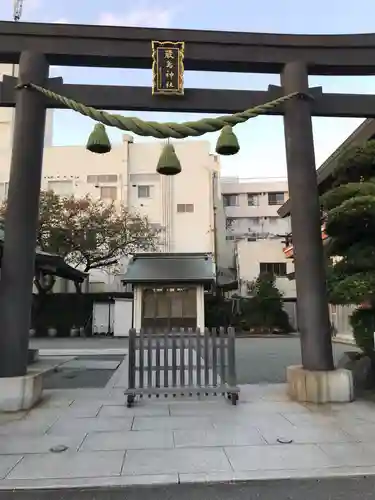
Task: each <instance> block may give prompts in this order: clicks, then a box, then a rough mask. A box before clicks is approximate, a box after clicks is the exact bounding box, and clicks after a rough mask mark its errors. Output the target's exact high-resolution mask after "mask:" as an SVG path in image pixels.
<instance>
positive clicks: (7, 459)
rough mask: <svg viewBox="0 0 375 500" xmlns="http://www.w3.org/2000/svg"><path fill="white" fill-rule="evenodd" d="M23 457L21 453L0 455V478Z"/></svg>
mask: <svg viewBox="0 0 375 500" xmlns="http://www.w3.org/2000/svg"><path fill="white" fill-rule="evenodd" d="M22 459H23V457H22V455H18V456H17V455H9V456H7V455H1V456H0V479H4V478H5V476H6V475H7V474H8V473H9V472H10V471H11V470H12V469H13V467H15V466H16V465H17V464H18V462H20V461H21V460H22Z"/></svg>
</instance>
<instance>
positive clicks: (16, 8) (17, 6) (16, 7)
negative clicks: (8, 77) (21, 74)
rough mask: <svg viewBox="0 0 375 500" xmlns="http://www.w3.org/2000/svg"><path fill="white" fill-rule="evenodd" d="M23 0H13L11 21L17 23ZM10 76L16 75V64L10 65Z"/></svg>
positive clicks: (20, 14)
mask: <svg viewBox="0 0 375 500" xmlns="http://www.w3.org/2000/svg"><path fill="white" fill-rule="evenodd" d="M22 8H23V0H13V21H14V22H15V23H17V22H18V21H19V20H20V19H21V16H22ZM12 76H16V65H15V64H13V65H12Z"/></svg>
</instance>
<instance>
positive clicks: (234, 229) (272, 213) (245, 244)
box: [221, 177, 296, 299]
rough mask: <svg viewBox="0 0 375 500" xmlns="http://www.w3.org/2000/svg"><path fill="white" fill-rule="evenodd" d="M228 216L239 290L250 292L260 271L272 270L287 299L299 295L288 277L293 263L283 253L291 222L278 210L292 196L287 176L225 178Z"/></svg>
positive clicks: (222, 186)
mask: <svg viewBox="0 0 375 500" xmlns="http://www.w3.org/2000/svg"><path fill="white" fill-rule="evenodd" d="M221 190H222V196H223V201H224V210H225V216H226V238H227V240H228V241H229V242H231V244H232V245H233V251H234V254H235V259H236V266H237V275H238V278H239V292H240V294H241V295H246V294H247V291H248V285H249V283H250V282H252V281H253V280H254V279H256V278H257V276H258V275H259V273H260V272H263V271H264V272H272V273H273V274H274V275H275V276H276V285H277V287H278V288H279V290H280V291H281V292H282V293H283V294H284V297H285V298H291V299H294V298H295V297H296V291H295V283H294V281H290V280H289V279H288V278H287V274H289V273H291V272H293V270H294V267H293V263H292V262H291V261H290V260H288V259H287V258H286V257H285V254H284V252H283V247H284V243H283V241H284V240H285V235H286V234H287V233H289V232H290V227H289V225H290V221H289V220H287V219H282V218H281V217H280V216H279V215H278V213H277V210H278V209H279V207H280V206H281V205H283V204H284V202H285V201H286V200H287V199H288V182H287V180H286V179H239V178H232V177H222V178H221Z"/></svg>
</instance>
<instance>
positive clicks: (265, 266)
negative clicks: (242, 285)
mask: <svg viewBox="0 0 375 500" xmlns="http://www.w3.org/2000/svg"><path fill="white" fill-rule="evenodd" d="M259 272H260V273H261V274H262V273H268V274H273V275H274V276H278V277H283V276H286V262H260V264H259Z"/></svg>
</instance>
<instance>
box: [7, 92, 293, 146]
mask: <svg viewBox="0 0 375 500" xmlns="http://www.w3.org/2000/svg"><path fill="white" fill-rule="evenodd" d="M17 88H28V89H33V90H36V91H38V92H40V93H41V94H43V95H45V96H46V97H48V98H49V99H53V100H55V101H57V102H59V103H60V104H63V105H64V106H66V107H67V108H70V109H72V110H73V111H77V112H78V113H80V114H81V115H84V116H87V117H89V118H92V119H93V120H95V121H97V122H100V123H102V124H103V125H108V126H110V127H116V128H118V129H120V130H126V131H129V132H133V133H135V134H137V135H141V136H147V137H156V138H159V139H166V138H169V137H173V138H174V139H184V138H185V137H198V136H201V135H204V134H206V133H208V132H217V131H218V130H221V129H222V128H223V127H224V126H225V125H232V126H234V125H237V124H239V123H244V122H246V121H248V120H249V119H250V118H254V117H255V116H258V115H262V114H267V113H268V112H269V111H270V110H271V109H274V108H276V107H278V106H280V105H281V104H284V103H285V102H286V101H289V100H290V99H293V98H294V97H298V96H302V94H301V93H300V92H294V93H292V94H289V95H286V96H283V97H279V98H278V99H275V100H274V101H270V102H267V103H265V104H261V105H260V106H256V107H255V108H251V109H248V110H246V111H243V112H241V113H235V114H233V115H224V116H219V117H217V118H203V119H201V120H197V121H194V122H184V123H168V122H167V123H159V122H148V121H143V120H140V119H139V118H134V117H127V116H122V115H115V114H111V113H107V112H106V111H101V110H98V109H95V108H92V107H90V106H85V105H84V104H81V103H79V102H76V101H74V100H73V99H68V98H67V97H64V96H62V95H59V94H56V93H55V92H52V90H48V89H45V88H44V87H40V86H39V85H35V84H34V83H29V84H26V85H18V86H17Z"/></svg>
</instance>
